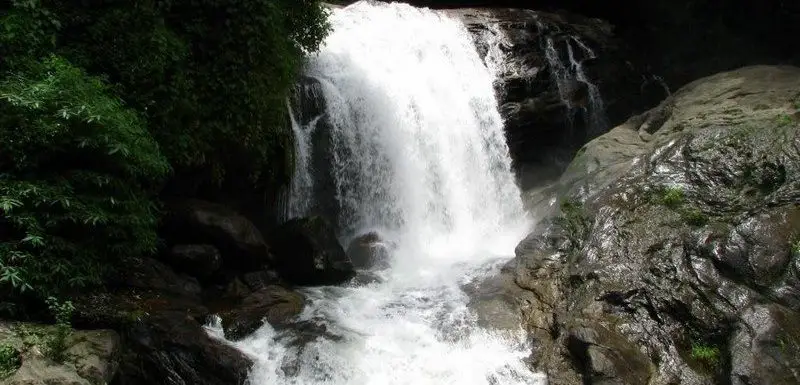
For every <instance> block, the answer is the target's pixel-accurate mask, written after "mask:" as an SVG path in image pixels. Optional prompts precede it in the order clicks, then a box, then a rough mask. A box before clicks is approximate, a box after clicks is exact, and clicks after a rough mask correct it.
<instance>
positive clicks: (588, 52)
mask: <svg viewBox="0 0 800 385" xmlns="http://www.w3.org/2000/svg"><path fill="white" fill-rule="evenodd" d="M537 27H538V29H539V33H540V35H541V36H542V37H541V39H542V49H543V50H544V53H545V58H546V60H547V63H548V66H549V68H550V75H551V78H552V79H553V82H554V83H555V84H556V86H557V87H558V92H559V95H560V97H561V101H562V102H563V103H564V104H565V105H566V106H567V110H568V111H567V113H568V119H569V121H570V123H571V124H574V119H575V117H576V116H578V115H582V117H583V119H584V120H585V124H586V132H587V134H588V135H589V136H596V135H599V134H601V133H603V132H605V131H606V130H608V128H609V125H610V124H609V122H608V118H607V116H606V111H605V105H604V103H603V98H602V96H601V94H600V88H599V87H598V86H597V85H596V84H595V83H593V82H592V80H591V78H590V77H589V76H588V75H587V73H586V69H585V66H584V63H585V62H587V61H590V60H594V59H597V54H596V53H595V52H594V50H592V49H591V48H590V47H589V45H588V44H586V43H584V42H583V40H581V38H580V37H579V36H577V35H574V34H570V33H565V32H563V31H561V29H560V28H559V27H558V26H555V25H552V26H551V25H545V24H543V23H541V22H537ZM559 48H560V49H559Z"/></svg>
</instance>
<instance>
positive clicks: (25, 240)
mask: <svg viewBox="0 0 800 385" xmlns="http://www.w3.org/2000/svg"><path fill="white" fill-rule="evenodd" d="M168 170H169V166H168V164H167V163H166V161H165V159H164V158H163V157H162V156H161V154H160V153H159V150H158V146H157V144H156V143H155V142H154V141H153V139H152V137H150V135H149V134H148V132H147V131H146V130H145V127H144V124H143V121H142V119H141V118H140V117H139V116H138V115H137V114H136V113H135V112H133V111H131V110H129V109H126V108H124V107H123V106H122V104H121V103H120V101H119V100H117V99H116V98H115V97H113V96H111V93H110V91H109V90H108V88H107V86H105V85H104V84H103V82H101V81H100V80H99V79H97V78H93V77H90V76H87V75H86V74H85V73H84V72H83V71H82V70H80V69H78V68H76V67H74V66H72V65H71V64H70V63H68V62H67V61H66V60H64V59H62V58H60V57H57V56H51V57H49V58H47V59H45V60H43V61H42V62H41V63H37V64H35V65H31V66H29V67H28V68H26V69H25V72H24V73H22V72H17V73H15V74H14V75H9V76H7V77H6V78H5V79H3V80H2V81H0V215H2V217H3V220H4V222H5V223H6V227H7V228H8V231H7V232H6V234H4V236H3V237H2V239H0V290H3V291H5V292H8V291H9V290H10V289H11V288H13V289H16V290H18V291H25V290H27V289H31V288H33V289H35V290H36V292H37V293H41V294H43V295H42V297H46V296H47V295H50V294H54V293H57V292H59V291H60V290H63V289H67V288H70V287H82V286H85V285H87V284H94V283H99V282H100V281H101V279H102V276H103V272H104V270H105V267H107V266H109V265H110V264H113V262H114V261H115V260H117V259H118V258H125V257H127V256H134V255H140V254H143V253H148V252H152V251H153V250H154V249H155V245H156V232H155V229H156V223H157V220H158V217H157V213H158V211H157V206H156V204H155V201H154V199H153V193H154V188H155V187H157V186H158V183H159V182H160V181H161V179H162V178H163V177H164V176H165V175H166V173H167V172H168Z"/></svg>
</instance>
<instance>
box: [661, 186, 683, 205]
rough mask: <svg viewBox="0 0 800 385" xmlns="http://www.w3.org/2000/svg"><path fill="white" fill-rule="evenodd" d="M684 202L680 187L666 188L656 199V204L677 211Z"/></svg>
mask: <svg viewBox="0 0 800 385" xmlns="http://www.w3.org/2000/svg"><path fill="white" fill-rule="evenodd" d="M684 201H685V196H684V194H683V189H682V188H680V187H667V188H665V189H664V190H663V191H662V192H661V194H660V196H659V199H658V203H660V204H662V205H664V206H666V207H669V208H670V209H673V210H674V209H677V208H678V207H680V206H681V205H683V203H684Z"/></svg>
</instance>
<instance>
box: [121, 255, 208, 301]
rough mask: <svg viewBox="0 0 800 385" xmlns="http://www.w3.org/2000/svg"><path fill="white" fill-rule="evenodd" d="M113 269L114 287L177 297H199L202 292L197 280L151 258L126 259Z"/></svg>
mask: <svg viewBox="0 0 800 385" xmlns="http://www.w3.org/2000/svg"><path fill="white" fill-rule="evenodd" d="M115 268H116V272H115V274H114V276H113V277H112V280H111V282H112V284H113V286H115V287H123V288H136V289H143V290H154V291H158V292H162V293H167V294H170V295H174V296H179V297H199V295H200V292H201V291H202V289H201V287H200V284H199V283H198V282H197V279H195V278H193V277H188V276H186V275H181V274H177V273H175V271H174V270H172V269H171V268H170V267H169V266H167V265H166V264H164V263H163V262H161V261H158V260H155V259H153V258H146V257H138V258H128V259H125V260H123V261H121V262H120V263H119V264H118V266H116V267H115Z"/></svg>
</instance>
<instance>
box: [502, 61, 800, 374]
mask: <svg viewBox="0 0 800 385" xmlns="http://www.w3.org/2000/svg"><path fill="white" fill-rule="evenodd" d="M798 90H800V69H798V68H794V67H768V66H756V67H746V68H742V69H739V70H735V71H731V72H726V73H721V74H718V75H714V76H711V77H708V78H704V79H700V80H698V81H695V82H693V83H691V84H689V85H687V86H686V87H684V88H682V89H681V90H680V91H678V92H677V93H675V94H674V95H673V96H672V97H670V98H669V99H667V100H666V101H665V102H664V103H662V104H661V105H660V106H659V107H657V108H655V109H653V110H650V111H648V112H647V113H645V114H643V115H641V116H636V117H634V118H631V119H630V120H629V121H628V122H627V123H625V124H623V125H621V126H619V127H617V128H615V129H613V130H612V131H611V132H609V133H608V134H606V135H603V136H601V137H599V138H597V139H596V140H594V141H592V142H590V143H589V144H587V145H586V146H585V147H584V148H583V149H581V151H580V152H579V154H578V155H577V156H576V158H575V159H574V160H573V162H572V164H571V165H570V166H569V168H568V169H567V171H566V172H565V173H564V175H563V176H562V177H561V179H560V181H559V182H558V183H557V184H556V185H554V186H552V187H551V188H550V189H548V191H551V192H555V193H556V197H557V198H558V200H559V201H560V202H562V206H561V211H560V213H557V215H556V217H555V218H551V219H550V220H549V221H548V220H545V221H543V222H542V223H541V224H540V225H539V226H538V228H537V229H536V231H535V232H534V233H532V234H530V235H529V236H528V237H527V238H526V239H525V240H524V241H523V242H521V243H520V245H519V246H518V247H517V258H516V268H515V269H514V271H513V273H509V274H510V275H511V276H513V279H514V280H515V282H516V283H517V285H519V286H520V287H522V288H524V289H526V290H529V291H530V292H531V293H533V297H534V298H535V299H534V300H533V301H532V302H531V305H530V306H529V307H527V308H525V311H524V314H523V317H524V318H525V319H526V322H527V326H528V328H529V330H530V331H531V333H532V334H533V336H534V337H535V338H536V346H537V347H536V349H535V350H534V354H533V356H532V358H533V364H534V366H535V367H536V368H537V369H539V370H542V371H545V372H547V373H548V374H549V375H550V377H551V379H550V383H551V384H554V385H557V384H585V383H592V384H595V383H602V384H644V383H647V384H677V383H681V384H715V383H730V384H737V385H738V384H741V385H744V384H795V383H799V382H800V360H798V358H797V357H800V355H798V352H800V329H798V328H797V327H796V322H794V321H792V320H795V319H798V317H800V279H798V271H797V266H798V264H800V252H798V251H797V250H800V249H798V247H800V246H798V245H800V238H798V235H797V234H800V205H799V203H800V124H799V123H798V119H797V115H796V112H797V111H798V109H800V91H798Z"/></svg>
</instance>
